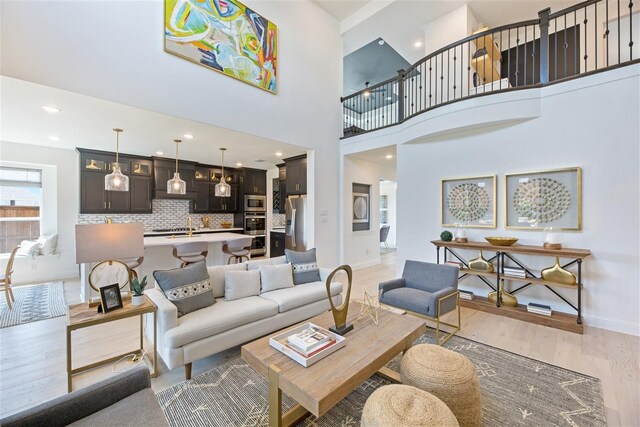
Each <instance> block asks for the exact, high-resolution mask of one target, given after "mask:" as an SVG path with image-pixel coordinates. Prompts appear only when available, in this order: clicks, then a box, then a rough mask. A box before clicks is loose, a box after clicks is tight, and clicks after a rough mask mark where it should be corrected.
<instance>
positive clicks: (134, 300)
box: [131, 276, 147, 305]
mask: <svg viewBox="0 0 640 427" xmlns="http://www.w3.org/2000/svg"><path fill="white" fill-rule="evenodd" d="M146 287H147V276H144V277H143V278H142V282H141V281H140V280H139V279H138V276H133V277H132V278H131V292H132V293H133V295H132V296H131V305H141V304H144V294H143V292H144V288H146Z"/></svg>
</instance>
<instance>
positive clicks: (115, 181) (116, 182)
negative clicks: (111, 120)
mask: <svg viewBox="0 0 640 427" xmlns="http://www.w3.org/2000/svg"><path fill="white" fill-rule="evenodd" d="M113 131H114V132H115V133H116V163H115V165H114V166H113V172H111V173H110V174H109V175H107V176H105V177H104V189H105V190H107V191H129V177H128V176H126V175H123V174H122V171H121V170H120V163H118V161H119V160H120V157H119V152H120V132H122V129H117V128H116V129H113Z"/></svg>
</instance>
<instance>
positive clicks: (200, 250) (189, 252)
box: [173, 242, 209, 267]
mask: <svg viewBox="0 0 640 427" xmlns="http://www.w3.org/2000/svg"><path fill="white" fill-rule="evenodd" d="M208 253H209V244H208V243H207V242H189V243H180V244H175V245H173V256H174V257H176V258H178V259H179V260H180V261H182V264H180V267H184V266H186V265H189V264H193V263H196V262H199V261H202V260H203V259H207V254H208Z"/></svg>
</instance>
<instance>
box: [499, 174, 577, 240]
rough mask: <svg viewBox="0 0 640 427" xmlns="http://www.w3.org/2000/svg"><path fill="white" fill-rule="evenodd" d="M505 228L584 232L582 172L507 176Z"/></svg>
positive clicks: (505, 181) (505, 180)
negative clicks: (551, 228)
mask: <svg viewBox="0 0 640 427" xmlns="http://www.w3.org/2000/svg"><path fill="white" fill-rule="evenodd" d="M504 189H505V191H504V193H505V194H504V196H505V201H504V206H505V215H504V218H505V219H504V221H505V224H504V225H505V228H512V229H525V230H542V229H544V228H545V227H550V226H553V227H559V228H562V229H563V230H574V231H578V230H581V229H582V169H580V168H579V167H572V168H565V169H552V170H546V171H538V172H521V173H511V174H505V176H504Z"/></svg>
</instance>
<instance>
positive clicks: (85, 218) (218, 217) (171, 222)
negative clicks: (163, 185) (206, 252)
mask: <svg viewBox="0 0 640 427" xmlns="http://www.w3.org/2000/svg"><path fill="white" fill-rule="evenodd" d="M188 216H191V218H193V226H194V227H202V220H201V219H202V218H203V217H205V216H206V217H209V221H210V223H209V226H210V227H211V228H222V226H221V225H220V223H221V222H224V221H228V222H233V214H190V213H189V201H188V200H170V199H154V200H153V213H151V214H113V215H109V214H100V215H93V214H82V215H78V217H77V223H78V224H98V223H102V222H104V221H105V219H106V218H111V219H112V220H113V222H142V223H144V229H145V231H151V230H153V229H157V228H175V227H186V226H187V217H188ZM283 216H284V215H283ZM283 225H284V223H283Z"/></svg>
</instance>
